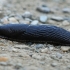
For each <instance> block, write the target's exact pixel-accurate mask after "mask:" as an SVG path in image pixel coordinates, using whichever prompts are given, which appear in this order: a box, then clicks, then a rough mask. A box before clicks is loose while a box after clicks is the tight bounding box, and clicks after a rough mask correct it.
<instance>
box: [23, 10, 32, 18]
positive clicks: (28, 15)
mask: <svg viewBox="0 0 70 70" xmlns="http://www.w3.org/2000/svg"><path fill="white" fill-rule="evenodd" d="M22 17H23V18H31V17H32V14H31V13H30V12H28V11H26V12H25V13H24V14H23V15H22Z"/></svg>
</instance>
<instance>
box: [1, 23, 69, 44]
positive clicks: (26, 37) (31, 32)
mask: <svg viewBox="0 0 70 70" xmlns="http://www.w3.org/2000/svg"><path fill="white" fill-rule="evenodd" d="M0 38H4V39H9V40H15V41H21V42H22V41H26V42H47V43H50V44H58V45H70V32H69V31H67V30H65V29H63V28H60V27H57V26H53V25H28V24H7V25H2V26H0Z"/></svg>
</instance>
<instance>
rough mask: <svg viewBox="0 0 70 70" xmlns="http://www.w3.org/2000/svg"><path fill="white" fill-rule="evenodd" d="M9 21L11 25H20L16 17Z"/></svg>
mask: <svg viewBox="0 0 70 70" xmlns="http://www.w3.org/2000/svg"><path fill="white" fill-rule="evenodd" d="M8 20H9V23H11V24H15V23H18V21H17V19H16V18H14V17H10V18H9V19H8Z"/></svg>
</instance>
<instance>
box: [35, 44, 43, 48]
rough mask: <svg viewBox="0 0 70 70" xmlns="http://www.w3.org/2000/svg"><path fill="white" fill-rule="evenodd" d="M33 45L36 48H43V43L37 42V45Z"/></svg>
mask: <svg viewBox="0 0 70 70" xmlns="http://www.w3.org/2000/svg"><path fill="white" fill-rule="evenodd" d="M34 47H35V48H36V49H39V48H43V47H44V45H43V44H37V45H35V46H34Z"/></svg>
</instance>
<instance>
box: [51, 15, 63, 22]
mask: <svg viewBox="0 0 70 70" xmlns="http://www.w3.org/2000/svg"><path fill="white" fill-rule="evenodd" d="M51 19H52V20H55V21H59V22H60V21H63V20H64V19H63V18H62V17H59V16H52V17H51Z"/></svg>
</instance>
